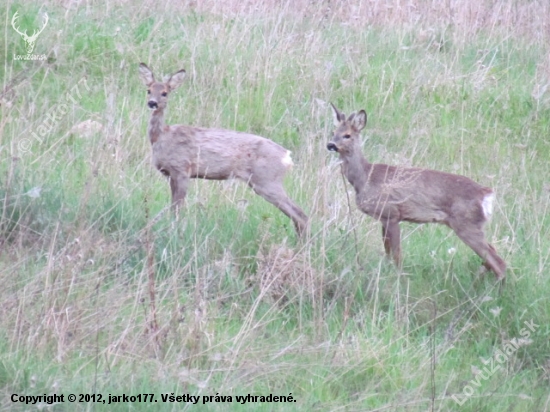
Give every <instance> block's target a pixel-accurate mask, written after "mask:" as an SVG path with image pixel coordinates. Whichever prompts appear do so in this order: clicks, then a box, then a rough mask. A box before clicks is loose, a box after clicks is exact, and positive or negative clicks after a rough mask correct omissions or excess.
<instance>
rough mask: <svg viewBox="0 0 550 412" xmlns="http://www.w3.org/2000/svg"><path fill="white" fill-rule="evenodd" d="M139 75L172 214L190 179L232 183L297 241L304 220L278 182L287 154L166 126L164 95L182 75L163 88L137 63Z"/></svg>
mask: <svg viewBox="0 0 550 412" xmlns="http://www.w3.org/2000/svg"><path fill="white" fill-rule="evenodd" d="M139 76H140V78H141V80H142V81H143V83H144V84H145V86H146V87H147V105H148V106H149V108H150V109H152V114H151V120H150V121H149V130H148V133H149V140H150V142H151V146H152V150H153V164H154V165H155V167H156V168H157V169H158V170H159V171H160V172H161V173H162V174H164V175H165V176H167V177H168V178H169V180H170V189H171V191H172V208H173V209H174V210H177V209H178V207H179V205H180V204H181V203H182V202H183V200H184V199H185V195H186V193H187V186H188V185H189V179H209V180H227V179H230V178H237V179H240V180H242V181H244V182H246V183H247V184H248V185H249V186H250V187H251V188H252V189H253V190H254V192H256V194H258V195H260V196H261V197H263V198H264V199H265V200H267V201H268V202H270V203H271V204H273V205H274V206H276V207H277V208H279V209H280V210H281V212H283V213H284V214H285V215H287V216H288V217H289V218H291V219H292V221H293V222H294V226H295V228H296V232H297V233H298V235H299V236H301V235H303V234H304V232H305V230H306V227H307V221H308V218H307V216H306V215H305V213H304V212H303V211H302V209H300V207H299V206H298V205H296V204H295V203H294V202H293V201H292V200H291V199H290V198H289V197H288V195H287V194H286V192H285V189H284V187H283V177H284V175H285V173H286V171H287V170H288V169H289V168H290V167H291V166H292V164H293V163H292V159H291V158H290V151H289V150H286V149H285V148H283V147H282V146H279V145H278V144H277V143H275V142H273V141H271V140H269V139H266V138H264V137H260V136H255V135H253V134H248V133H241V132H236V131H231V130H223V129H206V128H202V127H193V126H184V125H172V126H168V125H165V124H164V109H165V108H166V102H167V100H168V95H169V94H170V92H171V91H172V90H174V89H175V88H176V87H178V86H179V85H180V84H181V83H182V81H183V79H184V77H185V70H180V71H178V72H176V73H174V74H173V75H171V76H170V77H169V78H168V80H167V81H166V82H164V83H162V82H158V81H155V77H154V75H153V72H152V71H151V69H149V67H147V66H146V65H145V64H144V63H141V64H140V65H139Z"/></svg>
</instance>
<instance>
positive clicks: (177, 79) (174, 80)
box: [166, 69, 185, 90]
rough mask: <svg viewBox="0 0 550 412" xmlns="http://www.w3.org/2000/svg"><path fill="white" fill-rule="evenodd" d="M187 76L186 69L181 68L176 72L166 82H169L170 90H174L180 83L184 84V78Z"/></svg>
mask: <svg viewBox="0 0 550 412" xmlns="http://www.w3.org/2000/svg"><path fill="white" fill-rule="evenodd" d="M184 78H185V70H183V69H182V70H180V71H179V72H177V73H174V74H173V75H172V76H170V78H169V79H168V81H167V82H166V83H168V87H170V90H174V89H175V88H176V87H178V86H179V85H180V84H182V82H183V79H184Z"/></svg>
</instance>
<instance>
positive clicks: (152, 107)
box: [147, 100, 158, 109]
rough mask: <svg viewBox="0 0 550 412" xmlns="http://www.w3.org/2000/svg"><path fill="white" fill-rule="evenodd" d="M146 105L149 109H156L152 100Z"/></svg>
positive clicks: (155, 104) (155, 103) (156, 105)
mask: <svg viewBox="0 0 550 412" xmlns="http://www.w3.org/2000/svg"><path fill="white" fill-rule="evenodd" d="M147 105H148V106H149V108H150V109H156V108H157V107H158V104H157V102H155V101H154V100H149V101H148V102H147Z"/></svg>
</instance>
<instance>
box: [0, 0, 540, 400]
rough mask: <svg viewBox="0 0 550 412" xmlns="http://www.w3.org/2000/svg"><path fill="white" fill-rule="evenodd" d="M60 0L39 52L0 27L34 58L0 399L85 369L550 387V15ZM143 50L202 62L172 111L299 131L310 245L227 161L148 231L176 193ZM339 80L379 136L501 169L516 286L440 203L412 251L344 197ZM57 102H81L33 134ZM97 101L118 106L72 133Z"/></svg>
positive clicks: (214, 381) (290, 389)
mask: <svg viewBox="0 0 550 412" xmlns="http://www.w3.org/2000/svg"><path fill="white" fill-rule="evenodd" d="M16 10H20V14H25V15H29V16H32V15H34V14H36V13H37V12H38V9H36V8H32V7H31V6H28V5H25V4H23V3H21V4H20V3H15V4H11V5H8V6H7V7H5V8H3V9H2V10H0V14H1V17H2V20H3V21H9V20H10V19H11V16H12V15H13V13H14V12H15V11H16ZM68 10H69V11H67V10H66V9H63V8H60V7H58V6H55V5H54V4H50V5H49V6H48V12H49V15H50V22H49V25H48V27H47V28H46V29H45V30H44V32H43V33H42V34H41V35H40V37H39V39H38V41H37V46H36V50H35V53H46V52H47V51H50V50H51V51H52V52H51V53H52V56H55V59H52V60H51V61H50V62H49V63H45V64H40V63H38V62H21V61H14V60H13V58H12V54H13V53H14V51H15V52H16V53H22V52H23V42H22V40H21V38H20V37H19V36H18V35H16V34H15V32H13V30H12V29H11V27H10V26H9V24H8V26H7V27H6V28H5V38H6V41H5V43H2V44H1V45H0V53H1V54H2V55H3V56H5V59H4V60H5V63H4V65H3V70H2V72H1V76H2V78H1V79H2V81H3V82H4V84H8V82H9V81H10V79H13V78H14V77H15V76H16V75H17V74H18V73H20V72H21V71H22V70H24V69H25V68H26V69H28V71H27V72H26V73H25V74H24V79H25V81H23V82H20V83H18V84H15V85H14V91H13V92H10V91H7V93H5V94H4V95H3V101H2V105H1V106H0V114H1V117H0V132H1V136H0V159H1V162H0V211H1V219H2V220H1V222H0V241H1V250H0V273H1V275H0V281H1V282H2V284H3V288H2V290H1V291H0V302H1V305H0V337H1V339H0V342H1V345H0V391H1V393H2V394H3V395H6V396H5V397H4V396H2V400H1V401H0V402H1V403H0V407H2V408H3V409H6V410H7V409H14V408H15V406H16V405H14V404H12V403H11V402H10V400H9V395H10V394H11V393H21V394H29V395H37V394H42V393H50V392H58V393H65V394H68V393H92V392H93V391H95V392H97V393H102V394H104V395H106V394H108V393H112V394H122V393H127V394H130V393H139V392H141V393H155V394H156V395H157V397H159V396H160V394H161V393H171V392H174V393H176V394H183V393H191V394H200V395H204V394H212V395H214V394H216V393H220V394H224V395H233V396H235V395H242V394H245V395H246V394H247V393H251V394H258V395H260V394H268V393H274V394H280V395H288V394H289V393H292V394H293V395H294V396H295V398H296V399H297V400H298V401H297V402H296V403H293V404H280V405H272V404H265V405H264V406H263V408H264V409H262V407H260V406H258V404H254V405H252V404H251V405H248V406H246V405H245V406H237V405H236V403H233V404H232V407H233V408H234V409H235V410H266V411H268V410H316V409H317V410H329V409H330V410H337V409H339V408H341V409H345V410H403V411H405V410H407V411H409V410H428V409H430V407H432V406H433V408H434V410H461V411H496V410H510V411H525V410H537V411H538V410H541V411H542V410H549V408H550V406H549V402H550V400H549V398H548V373H549V368H550V366H549V362H550V360H549V358H548V356H549V355H548V354H549V353H550V344H549V341H550V339H549V330H548V326H547V325H548V324H549V320H550V310H549V305H548V304H547V297H548V295H549V292H550V291H549V286H548V282H547V281H546V278H545V277H544V276H545V275H546V274H547V268H548V259H549V257H550V252H549V250H550V236H549V232H550V222H549V217H548V216H550V214H548V205H549V186H548V185H549V181H548V176H549V175H550V166H549V165H548V162H547V159H548V158H549V156H550V147H549V143H548V135H549V122H550V102H549V96H548V94H542V95H540V96H539V95H538V94H537V90H539V87H540V86H544V84H546V83H547V82H548V81H549V80H550V72H548V69H547V64H545V61H544V56H546V55H547V54H548V49H547V45H546V44H545V43H544V42H543V41H540V40H537V39H538V37H537V36H533V37H531V40H529V39H528V40H525V39H526V37H523V36H520V34H521V33H515V32H514V31H513V30H507V29H506V28H504V29H502V30H497V29H494V27H485V28H481V29H480V30H479V31H477V32H476V33H475V35H470V36H464V35H463V34H462V33H461V31H460V29H459V28H457V27H454V26H445V25H443V24H440V25H439V26H435V27H443V28H441V29H434V30H421V29H420V28H419V27H416V26H415V27H412V28H411V27H410V26H407V25H404V24H403V25H399V24H395V25H392V26H391V27H388V28H385V29H382V28H380V27H379V26H368V27H366V26H361V25H358V24H350V23H349V22H348V21H346V20H342V19H336V18H334V19H332V18H330V17H329V18H326V19H324V20H320V19H319V18H317V17H318V16H315V18H313V17H312V18H307V17H302V18H301V17H299V16H298V15H293V14H292V13H288V14H287V13H285V12H283V11H280V10H279V11H278V12H271V13H258V14H246V15H243V14H238V13H237V14H231V13H212V12H210V11H209V10H206V9H182V10H181V11H176V12H174V11H172V12H170V11H168V10H165V11H164V12H159V13H155V15H151V13H149V12H148V11H147V9H146V8H145V7H144V6H141V5H140V6H134V5H126V6H117V5H114V4H111V3H107V6H104V5H95V6H94V5H92V6H82V7H74V8H70V9H68ZM352 23H353V22H352ZM26 24H28V25H29V26H28V27H29V28H32V27H34V26H33V24H38V23H37V21H36V22H33V21H32V19H31V20H30V21H28V22H26ZM139 61H145V62H147V63H148V64H150V65H151V66H152V67H153V68H154V69H156V71H157V72H158V73H159V74H160V73H161V72H164V73H170V72H173V71H176V70H178V69H180V68H185V69H186V70H187V72H188V75H189V76H188V79H187V81H186V82H185V83H184V85H183V86H182V87H181V89H179V90H178V91H177V92H174V94H173V95H172V96H171V101H170V103H169V108H168V115H167V116H168V118H167V121H168V122H169V123H175V122H182V123H189V124H195V125H201V126H219V127H225V128H233V129H237V130H246V131H250V132H254V133H257V134H261V135H264V136H267V137H270V138H272V139H273V140H275V141H277V142H279V143H281V144H283V145H285V146H286V147H288V148H289V149H291V150H292V151H293V155H294V159H295V163H296V167H295V168H294V170H293V172H292V173H291V176H289V177H288V180H287V187H288V189H289V193H290V194H291V196H292V197H293V198H295V199H297V201H298V203H299V204H301V205H303V207H304V209H305V210H306V212H307V213H308V214H309V215H310V216H311V220H312V238H311V240H310V241H308V242H307V244H305V245H297V244H296V242H295V238H294V234H293V230H292V225H291V224H290V222H289V221H288V219H287V218H286V217H285V216H283V215H282V214H281V213H280V212H279V211H278V210H276V209H274V208H273V207H272V206H270V205H268V204H266V203H265V202H264V201H263V200H262V199H260V198H257V197H256V196H254V195H253V194H252V193H251V192H250V191H249V190H248V189H246V187H245V186H244V185H241V184H232V183H226V182H224V183H219V182H203V181H196V182H193V185H192V188H191V190H190V193H189V196H188V199H187V206H186V209H185V212H184V215H185V217H184V218H183V219H182V221H180V222H178V223H174V222H173V221H172V220H171V219H170V217H169V216H163V217H161V218H160V220H159V221H158V222H157V223H156V224H155V225H154V226H153V227H152V229H151V230H150V231H146V230H145V227H146V225H147V222H148V221H149V220H150V219H151V218H152V216H154V215H156V213H158V212H159V211H160V210H161V209H162V208H163V207H164V206H165V205H166V204H167V202H168V200H169V198H168V185H167V184H166V182H164V181H163V179H162V176H160V174H158V173H157V172H155V171H154V170H152V167H151V166H150V164H149V161H148V159H149V150H150V148H149V147H148V142H147V140H146V137H145V133H146V124H147V121H148V116H149V113H148V111H147V110H146V108H145V104H144V103H145V97H144V96H145V94H144V89H143V86H142V85H141V84H140V82H139V79H138V77H137V64H138V63H139ZM546 63H547V61H546ZM82 78H85V79H86V84H87V85H88V86H89V90H87V89H86V88H85V87H84V86H83V84H82V83H80V87H79V92H80V96H78V94H75V91H74V90H73V91H72V92H71V87H73V86H74V84H75V83H77V82H78V81H79V80H80V79H82ZM67 93H71V95H72V97H73V99H75V100H76V103H74V104H73V103H72V102H71V100H70V99H69V100H68V99H67V97H66V96H67ZM328 101H332V102H334V103H335V104H336V105H337V106H338V107H340V108H341V109H342V110H343V111H345V112H350V111H352V110H357V109H359V108H365V109H366V110H367V112H368V114H369V124H368V128H367V129H368V130H367V131H366V143H365V149H364V150H365V153H366V154H367V156H368V157H369V159H370V160H372V161H383V162H390V163H395V164H414V165H416V166H425V167H430V168H436V169H440V170H446V171H451V172H457V173H463V174H466V175H468V176H470V177H472V178H474V179H476V180H478V181H480V182H481V183H483V184H486V185H490V186H492V187H494V188H495V190H496V191H497V194H498V205H497V211H496V214H495V216H494V219H493V221H492V222H491V224H490V225H489V228H488V232H489V237H490V238H491V239H492V242H493V243H494V244H495V246H496V247H497V249H498V250H499V252H500V253H501V255H502V256H504V258H505V260H506V261H507V262H508V264H509V266H510V270H509V274H508V281H507V284H506V288H505V289H504V290H503V292H502V294H501V295H499V294H498V291H497V290H495V288H494V281H493V277H492V275H489V276H484V277H481V278H480V279H479V280H477V276H476V271H477V268H478V266H479V259H478V258H477V257H476V256H475V255H474V254H473V252H472V251H471V250H469V249H468V248H467V247H465V246H464V245H462V244H461V243H460V241H459V240H458V239H457V238H456V237H455V236H453V235H452V234H450V233H449V231H448V230H447V229H446V228H442V227H435V226H414V225H407V224H403V225H402V226H403V228H402V229H403V232H404V233H403V235H404V236H403V237H404V240H403V250H404V257H405V262H404V264H405V267H404V272H405V274H406V275H405V276H400V275H398V273H396V271H395V269H394V268H393V267H392V266H391V265H388V264H387V263H386V262H385V261H384V259H383V258H382V245H381V241H380V238H379V237H380V235H379V232H380V228H379V226H378V225H377V224H376V223H375V222H373V221H372V219H370V218H369V217H366V216H363V215H361V214H360V213H359V212H357V211H356V210H355V207H354V206H353V205H352V206H351V207H352V209H353V213H352V214H351V215H350V213H349V208H348V202H347V199H346V196H345V191H346V190H350V187H349V185H348V186H344V184H343V183H342V179H341V176H340V173H339V169H338V166H337V164H336V162H335V159H334V157H333V156H331V155H329V154H328V153H326V150H325V144H326V141H327V138H328V136H330V131H331V127H332V126H331V125H332V120H331V117H330V112H329V110H328V107H327V104H326V102H328ZM61 103H68V112H67V113H66V114H65V115H63V116H61V118H60V119H58V120H57V121H55V122H54V123H55V124H54V125H53V128H52V130H51V132H49V133H47V134H46V135H45V136H43V138H42V141H41V142H40V141H37V140H36V139H35V138H34V137H32V136H33V135H32V132H35V133H36V132H38V130H39V127H40V126H41V125H43V122H44V119H46V118H47V117H48V115H47V114H48V111H49V110H52V108H53V109H54V110H55V109H56V108H59V105H60V104H61ZM87 119H92V120H94V121H97V122H99V123H101V124H102V125H103V127H104V129H103V131H102V132H101V133H96V134H93V135H92V136H89V137H81V136H79V135H78V133H74V132H71V128H72V127H73V126H74V125H75V124H78V123H79V122H82V121H84V120H87ZM367 137H368V138H367ZM25 139H27V140H25ZM35 187H40V188H41V192H40V196H39V197H31V196H29V195H28V194H29V191H30V190H31V189H33V188H35ZM31 193H32V192H31ZM453 248H456V252H454V253H453V250H454V249H453ZM292 250H294V251H296V252H297V253H296V255H295V257H294V258H292ZM148 256H149V257H152V260H151V259H149V260H148V259H147V257H148ZM148 261H149V262H150V263H149V264H147V262H148ZM150 275H154V277H155V280H156V282H155V292H156V295H155V305H153V303H152V302H151V299H150V283H149V281H148V277H149V276H150ZM153 310H155V311H156V322H157V323H158V328H159V330H160V332H159V333H158V334H157V335H154V334H153V333H151V328H152V327H154V319H153V318H154V317H153V315H152V313H153ZM530 319H533V320H534V322H535V323H536V324H537V325H540V326H539V328H538V329H537V330H536V331H535V333H533V334H532V336H530V341H525V342H523V343H524V346H522V347H521V348H520V349H519V350H517V351H514V353H513V354H511V355H510V358H509V359H508V360H506V361H505V362H504V363H503V364H502V365H501V366H502V367H501V368H500V369H499V370H498V371H497V372H496V373H495V374H494V375H493V376H491V377H490V378H488V379H486V380H484V379H481V384H480V387H479V388H478V387H476V386H473V395H472V397H471V398H470V399H468V400H467V402H466V403H464V405H462V406H461V407H459V406H458V405H457V404H456V403H455V401H453V400H452V399H451V397H450V396H451V395H453V394H462V393H463V388H464V387H465V386H466V385H470V386H472V384H471V383H470V381H471V380H472V379H475V375H474V374H473V370H474V369H475V368H476V367H477V368H479V369H483V367H484V365H483V363H482V358H483V359H487V358H490V357H491V356H493V354H494V353H495V350H496V349H503V348H504V347H505V346H504V345H505V344H506V342H508V341H509V340H510V339H512V338H519V337H520V330H521V328H522V327H524V325H523V322H524V321H526V320H530ZM155 336H156V337H155ZM459 399H460V398H459ZM79 406H80V408H81V409H86V408H87V407H89V406H87V405H86V404H82V405H79ZM153 406H154V407H155V409H158V407H159V404H155V405H147V404H143V405H138V404H134V405H133V406H132V408H134V409H141V408H143V409H146V408H148V407H150V408H151V409H152V408H153ZM160 406H161V407H163V408H164V409H165V410H172V409H177V410H181V405H173V404H160ZM129 408H130V406H129V405H128V404H121V405H119V409H120V410H128V409H129ZM188 408H190V407H188ZM194 408H198V407H194ZM203 408H205V409H208V410H227V408H228V406H227V405H223V404H216V403H212V404H210V405H209V406H204V407H203ZM20 409H21V410H23V409H25V408H23V407H21V408H20ZM55 410H74V405H73V406H72V407H69V405H68V404H65V405H57V406H56V407H55Z"/></svg>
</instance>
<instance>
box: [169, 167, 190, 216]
mask: <svg viewBox="0 0 550 412" xmlns="http://www.w3.org/2000/svg"><path fill="white" fill-rule="evenodd" d="M188 185H189V177H188V176H181V175H176V174H174V175H171V176H170V190H171V191H172V211H173V212H174V213H176V214H177V212H178V209H179V207H180V206H181V204H182V203H183V201H184V199H185V195H186V194H187V186H188Z"/></svg>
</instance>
